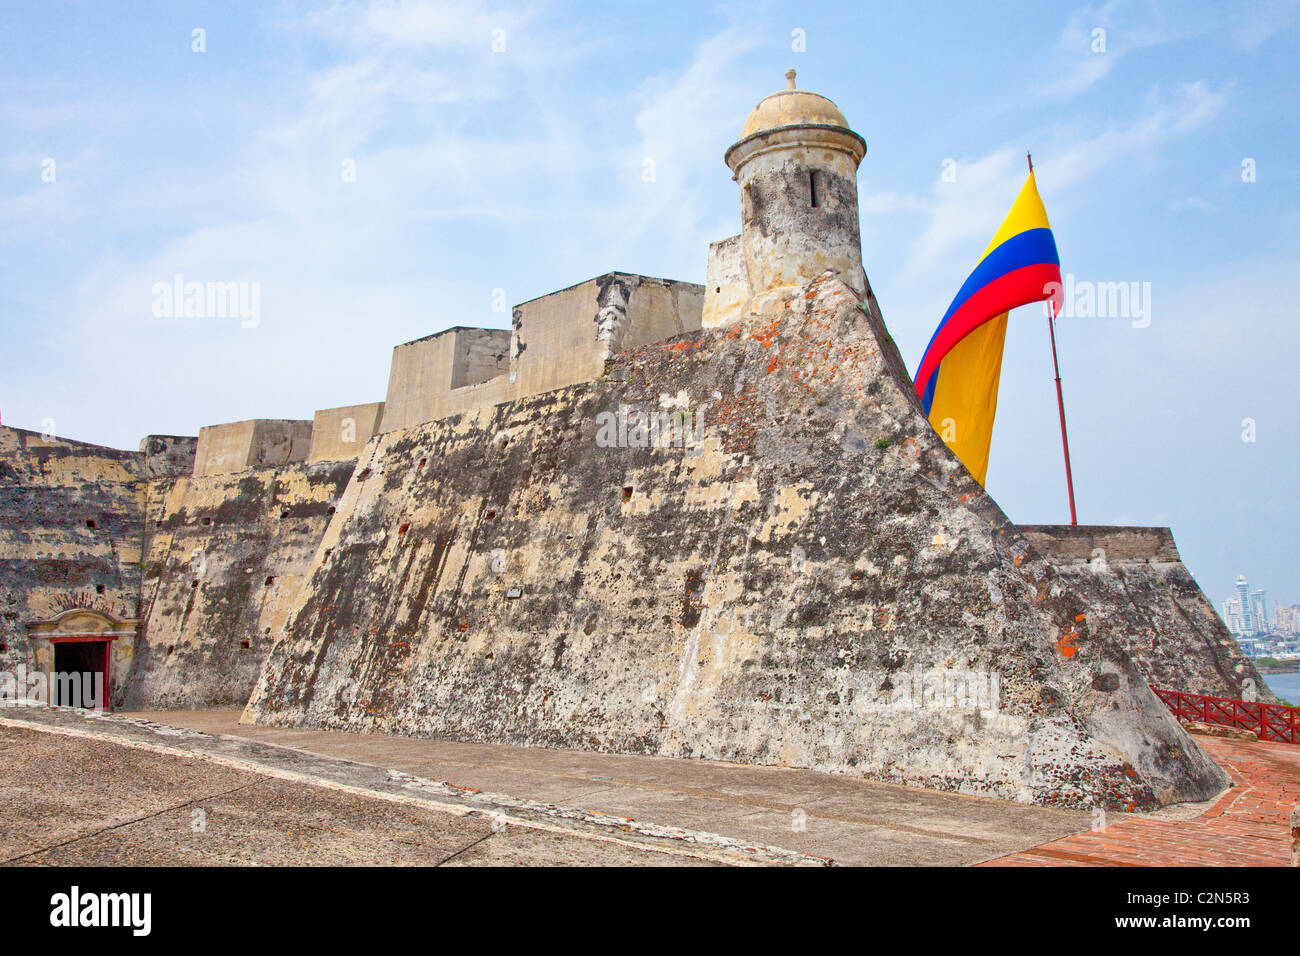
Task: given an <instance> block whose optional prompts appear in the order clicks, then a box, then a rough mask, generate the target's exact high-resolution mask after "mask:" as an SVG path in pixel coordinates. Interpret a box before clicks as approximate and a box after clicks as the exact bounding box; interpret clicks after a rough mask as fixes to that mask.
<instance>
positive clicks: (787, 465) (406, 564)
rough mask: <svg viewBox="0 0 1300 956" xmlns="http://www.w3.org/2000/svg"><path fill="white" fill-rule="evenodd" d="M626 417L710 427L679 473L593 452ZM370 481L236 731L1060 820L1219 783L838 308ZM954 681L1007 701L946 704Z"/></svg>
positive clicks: (748, 335) (671, 346) (548, 410)
mask: <svg viewBox="0 0 1300 956" xmlns="http://www.w3.org/2000/svg"><path fill="white" fill-rule="evenodd" d="M628 409H632V410H640V411H641V412H644V413H653V412H657V411H660V410H664V409H672V410H674V411H676V412H680V411H683V410H685V411H688V412H689V413H690V414H692V415H695V414H702V415H703V416H704V418H703V420H702V424H701V426H700V428H699V429H697V430H694V431H693V432H692V438H691V440H690V441H688V442H683V443H679V444H686V445H688V446H689V447H678V446H674V445H673V444H672V443H671V442H669V443H668V445H669V446H668V447H646V443H645V442H643V441H641V438H642V437H643V433H642V432H641V431H640V430H639V429H638V428H632V429H628V430H626V431H625V432H620V435H619V441H617V442H614V443H613V444H612V445H611V443H609V442H598V441H597V440H596V436H597V435H598V434H599V433H600V428H601V426H600V421H601V418H602V417H608V416H609V415H612V414H615V413H618V412H620V410H621V411H622V412H626V411H627V410H628ZM358 469H359V470H358V471H357V473H356V475H355V477H354V478H353V481H352V482H351V484H350V485H349V487H348V489H347V491H346V492H345V494H344V495H343V497H342V499H341V501H340V503H339V506H338V513H337V514H336V515H335V517H334V520H333V521H332V522H331V523H330V525H329V527H328V529H327V530H326V532H325V537H324V540H323V541H322V544H321V548H320V549H319V550H318V551H317V552H316V555H315V557H314V558H313V560H312V564H311V567H310V569H309V570H308V571H307V576H308V584H307V586H305V587H304V588H303V589H302V590H301V591H300V592H299V599H298V601H297V603H296V606H295V607H293V608H292V610H291V611H289V612H288V613H287V614H286V617H285V620H286V622H287V623H286V626H285V627H284V628H283V629H281V630H280V631H279V632H278V633H275V634H274V636H275V637H276V640H275V643H274V645H273V646H272V648H271V651H270V653H269V654H268V656H267V659H266V662H265V666H264V669H263V672H262V675H261V677H260V678H259V680H258V683H257V687H256V689H255V691H254V694H253V696H252V698H251V700H250V703H249V706H248V709H247V711H246V719H250V720H256V721H257V722H261V723H269V724H280V725H310V726H320V727H332V728H339V729H349V730H377V731H391V732H399V733H407V734H417V735H420V734H433V735H436V734H450V735H454V736H457V737H460V738H465V739H475V740H486V741H500V742H509V743H516V744H528V745H541V746H558V747H575V748H590V749H604V750H618V751H628V752H638V753H657V754H665V755H676V756H696V757H709V758H716V759H725V760H737V761H744V762H758V763H773V764H784V765H791V766H803V767H815V768H820V769H824V770H832V771H837V772H844V773H855V774H865V775H869V776H872V777H876V778H879V779H884V780H892V781H897V782H903V783H914V784H920V785H926V786H932V787H938V788H942V789H950V790H959V791H962V792H967V793H984V794H992V795H996V796H1001V797H1006V798H1011V799H1019V800H1033V801H1036V802H1038V803H1042V804H1055V805H1069V806H1082V805H1086V804H1088V803H1090V802H1095V803H1100V804H1104V805H1106V806H1111V807H1117V806H1118V807H1123V808H1149V807H1153V806H1155V805H1157V804H1161V803H1168V802H1173V801H1180V800H1194V799H1203V798H1206V797H1208V796H1210V795H1212V794H1213V793H1215V792H1217V791H1218V790H1219V789H1220V788H1221V787H1222V786H1224V785H1226V783H1227V777H1226V776H1225V775H1224V774H1223V773H1222V771H1220V770H1219V769H1218V768H1217V767H1216V766H1214V764H1213V763H1212V762H1211V761H1210V760H1209V759H1208V758H1207V757H1206V756H1205V754H1204V753H1203V752H1202V751H1201V750H1200V749H1199V748H1198V747H1197V745H1196V743H1195V742H1194V741H1193V740H1192V739H1191V738H1190V737H1188V736H1187V735H1186V734H1185V733H1184V732H1183V731H1182V730H1181V728H1179V727H1178V725H1177V724H1176V722H1175V721H1174V720H1173V719H1172V718H1171V717H1170V715H1169V713H1168V711H1167V709H1166V708H1165V707H1164V705H1163V704H1161V703H1160V702H1159V701H1158V700H1157V699H1156V698H1155V696H1154V695H1153V694H1152V693H1151V692H1150V691H1149V689H1148V688H1147V686H1146V682H1147V678H1146V676H1145V675H1144V674H1143V673H1142V672H1141V670H1140V669H1139V668H1138V667H1137V666H1136V665H1135V663H1134V661H1133V659H1132V657H1131V656H1130V655H1129V654H1128V653H1127V652H1126V649H1125V640H1124V638H1123V636H1122V635H1121V634H1119V633H1117V632H1116V630H1115V626H1114V621H1115V610H1114V609H1113V608H1111V607H1107V606H1101V607H1094V606H1093V605H1092V603H1091V602H1090V600H1089V598H1088V596H1087V595H1086V594H1082V593H1080V592H1079V591H1077V590H1075V589H1074V588H1073V587H1071V584H1070V581H1069V580H1068V579H1067V578H1066V576H1065V575H1064V574H1063V573H1062V572H1061V571H1060V570H1059V569H1058V568H1057V567H1056V565H1054V564H1053V563H1052V562H1050V561H1049V560H1047V559H1045V558H1043V557H1042V556H1040V555H1037V554H1035V553H1034V551H1033V549H1032V548H1031V547H1030V545H1029V542H1028V541H1027V540H1026V539H1025V537H1024V536H1023V535H1021V534H1019V533H1018V532H1017V529H1016V528H1015V526H1014V525H1012V524H1011V523H1010V522H1008V521H1007V519H1006V517H1005V515H1003V514H1002V512H1001V511H1000V510H999V509H998V508H997V506H996V505H995V504H994V503H993V501H992V500H991V499H989V498H988V496H987V495H986V494H985V493H984V492H983V490H982V489H981V488H980V486H979V485H978V484H977V483H976V482H975V481H974V480H973V479H972V478H971V477H970V475H969V474H968V473H967V472H966V471H965V469H964V468H962V466H961V465H960V463H959V462H958V461H957V460H956V459H955V458H954V457H953V456H952V454H951V453H950V452H949V451H948V449H947V448H946V447H944V445H943V443H942V442H941V441H940V440H939V438H938V436H937V435H935V433H934V431H933V429H932V428H930V426H929V424H928V422H927V421H926V419H925V416H924V414H923V413H922V412H921V410H920V408H919V406H918V405H917V402H916V399H915V396H914V393H913V390H912V388H911V385H910V380H909V379H908V376H907V372H906V369H905V368H904V367H903V363H902V361H901V359H900V357H899V356H898V354H897V351H896V349H895V348H894V346H893V344H892V342H891V341H890V339H889V337H888V334H887V332H886V331H885V328H884V325H883V322H882V321H881V319H880V316H879V312H878V310H877V309H876V307H875V304H874V299H873V298H872V297H871V296H870V294H869V293H868V296H867V299H866V300H865V301H862V300H859V299H858V297H857V296H856V295H855V294H854V292H853V291H852V290H851V289H850V288H848V287H847V286H845V285H844V284H843V283H842V282H840V281H839V280H838V279H834V278H826V279H822V280H819V281H818V282H817V283H815V284H814V285H813V286H811V287H810V288H809V290H808V291H807V294H806V295H805V294H803V293H799V294H797V295H794V296H793V297H791V298H790V299H789V300H788V301H786V302H783V303H777V307H776V308H775V309H774V310H772V311H769V312H767V313H765V314H763V315H759V316H754V317H751V318H750V319H748V320H746V321H745V322H743V323H741V324H738V325H733V326H731V327H728V328H723V329H717V330H708V331H704V332H696V333H692V334H686V335H682V336H679V337H677V338H676V339H673V340H670V341H667V342H661V343H657V344H653V345H648V346H644V347H641V348H639V349H636V350H634V351H631V352H626V353H621V354H619V355H618V356H617V357H616V359H615V360H614V361H613V362H612V363H611V364H610V366H609V368H608V375H607V376H606V377H605V380H603V381H597V382H593V383H590V384H586V385H582V386H576V387H571V388H566V389H563V390H559V391H553V392H549V393H546V394H543V395H537V396H533V397H529V398H523V399H519V400H516V401H512V402H509V403H507V404H503V405H500V406H498V407H496V408H492V409H484V410H482V411H480V412H478V413H476V414H471V415H463V416H459V417H455V418H450V419H447V420H445V421H443V422H437V423H429V424H425V425H422V426H420V427H417V428H410V429H405V430H402V431H400V432H390V433H387V434H383V435H380V436H378V437H377V438H376V439H374V440H373V441H372V442H371V443H370V445H369V446H368V448H367V450H366V453H365V454H364V455H363V456H362V457H361V459H360V461H359V463H358ZM1169 639H1170V640H1171V641H1177V640H1185V639H1186V636H1185V635H1170V638H1169ZM950 678H952V679H959V680H961V681H962V682H963V683H964V685H965V687H966V688H967V689H968V690H973V688H974V687H975V686H976V684H978V686H980V687H984V688H994V687H995V690H994V692H993V694H992V698H991V699H987V695H986V699H985V700H984V701H983V702H982V704H981V703H980V702H979V701H978V700H976V702H975V704H974V705H972V704H971V702H970V700H969V699H967V698H969V697H971V696H976V695H973V694H963V693H956V692H953V693H948V692H946V691H945V690H944V688H943V687H942V686H940V687H939V688H938V693H937V695H936V693H935V690H936V689H935V687H934V681H936V680H937V681H939V682H940V683H941V684H942V682H944V681H947V680H949V679H950ZM927 681H929V684H930V686H929V693H927V692H926V685H927ZM994 682H996V685H995V683H994ZM949 690H951V687H949Z"/></svg>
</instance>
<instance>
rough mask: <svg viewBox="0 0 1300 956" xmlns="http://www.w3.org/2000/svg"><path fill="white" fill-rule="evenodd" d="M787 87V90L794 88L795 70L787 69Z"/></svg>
mask: <svg viewBox="0 0 1300 956" xmlns="http://www.w3.org/2000/svg"><path fill="white" fill-rule="evenodd" d="M785 88H786V89H787V90H793V89H794V70H786V71H785Z"/></svg>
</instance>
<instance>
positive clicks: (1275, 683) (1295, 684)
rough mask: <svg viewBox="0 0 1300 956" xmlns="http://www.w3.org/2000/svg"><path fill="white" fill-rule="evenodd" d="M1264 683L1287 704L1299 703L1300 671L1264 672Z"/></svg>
mask: <svg viewBox="0 0 1300 956" xmlns="http://www.w3.org/2000/svg"><path fill="white" fill-rule="evenodd" d="M1263 677H1264V683H1265V684H1267V685H1268V689H1269V690H1271V691H1272V692H1273V693H1275V694H1277V696H1278V697H1280V698H1281V699H1282V700H1284V701H1286V702H1287V703H1288V704H1300V673H1293V674H1264V675H1263Z"/></svg>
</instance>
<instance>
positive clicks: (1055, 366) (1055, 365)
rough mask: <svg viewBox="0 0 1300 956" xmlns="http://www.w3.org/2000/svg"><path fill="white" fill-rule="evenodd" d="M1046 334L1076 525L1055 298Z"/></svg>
mask: <svg viewBox="0 0 1300 956" xmlns="http://www.w3.org/2000/svg"><path fill="white" fill-rule="evenodd" d="M1025 161H1026V162H1028V163H1029V172H1030V173H1031V174H1032V173H1033V171H1034V157H1032V156H1031V155H1029V153H1025ZM1048 310H1049V311H1048V314H1047V334H1048V335H1049V336H1050V337H1051V339H1052V371H1053V372H1055V374H1056V407H1057V409H1058V410H1059V412H1060V414H1061V450H1062V451H1063V452H1065V491H1066V494H1068V495H1069V496H1070V524H1071V525H1078V523H1079V518H1078V516H1077V515H1076V514H1075V511H1074V475H1073V474H1072V472H1071V470H1070V438H1069V436H1068V435H1067V434H1066V432H1065V396H1064V395H1063V394H1062V393H1061V365H1060V363H1059V362H1057V360H1056V299H1055V298H1052V299H1049V300H1048Z"/></svg>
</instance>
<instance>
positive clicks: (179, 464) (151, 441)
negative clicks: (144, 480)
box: [140, 435, 199, 478]
mask: <svg viewBox="0 0 1300 956" xmlns="http://www.w3.org/2000/svg"><path fill="white" fill-rule="evenodd" d="M198 447H199V440H198V438H197V437H195V436H194V435H146V436H145V437H144V438H142V439H140V454H141V455H143V456H144V474H145V475H146V476H147V477H149V478H175V477H177V476H179V475H192V474H194V460H195V456H196V454H197V452H198Z"/></svg>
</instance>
